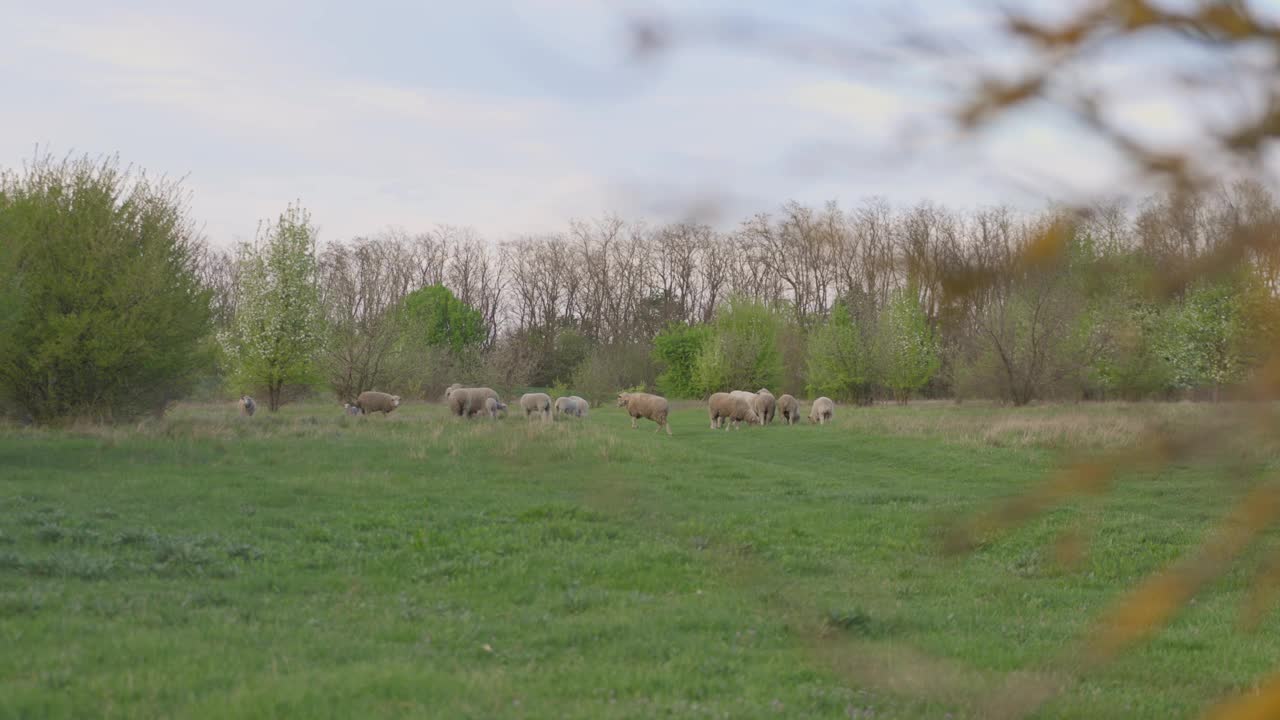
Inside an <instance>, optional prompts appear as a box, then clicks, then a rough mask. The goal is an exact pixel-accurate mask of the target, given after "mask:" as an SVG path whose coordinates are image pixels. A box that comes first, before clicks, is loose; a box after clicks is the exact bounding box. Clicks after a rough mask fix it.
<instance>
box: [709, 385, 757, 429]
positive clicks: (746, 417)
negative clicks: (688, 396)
mask: <svg viewBox="0 0 1280 720" xmlns="http://www.w3.org/2000/svg"><path fill="white" fill-rule="evenodd" d="M707 415H708V416H709V417H710V418H711V429H712V430H716V429H719V427H720V423H721V421H722V420H728V421H729V422H728V423H725V425H724V429H725V430H726V431H728V430H729V428H730V427H732V428H733V429H734V430H737V429H738V423H739V422H743V421H745V422H747V423H753V422H758V421H759V418H758V417H757V416H756V411H755V409H754V408H752V407H751V403H749V402H747V400H746V398H744V397H741V396H735V395H732V394H730V393H722V392H721V393H715V394H714V395H712V396H711V397H710V398H708V399H707Z"/></svg>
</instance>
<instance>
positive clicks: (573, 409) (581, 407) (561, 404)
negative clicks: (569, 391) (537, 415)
mask: <svg viewBox="0 0 1280 720" xmlns="http://www.w3.org/2000/svg"><path fill="white" fill-rule="evenodd" d="M588 407H589V404H588V403H587V401H586V400H584V399H582V398H580V397H578V396H577V395H568V396H565V397H558V398H556V402H555V413H556V415H572V416H574V417H580V418H581V417H586V416H587V410H588Z"/></svg>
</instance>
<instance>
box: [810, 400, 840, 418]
mask: <svg viewBox="0 0 1280 720" xmlns="http://www.w3.org/2000/svg"><path fill="white" fill-rule="evenodd" d="M835 414H836V404H835V403H833V402H831V398H829V397H820V398H818V399H817V400H814V401H813V407H811V408H809V422H816V423H818V424H819V425H826V424H827V423H829V422H831V418H832V417H834V416H835Z"/></svg>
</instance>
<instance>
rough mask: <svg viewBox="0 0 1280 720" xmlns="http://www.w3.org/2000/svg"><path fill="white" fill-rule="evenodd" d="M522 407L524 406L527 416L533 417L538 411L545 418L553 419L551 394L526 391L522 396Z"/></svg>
mask: <svg viewBox="0 0 1280 720" xmlns="http://www.w3.org/2000/svg"><path fill="white" fill-rule="evenodd" d="M520 407H522V408H524V416H525V418H532V417H533V414H534V413H537V414H538V416H539V417H541V418H542V419H543V420H550V419H551V396H550V395H548V394H546V393H525V394H524V395H521V396H520Z"/></svg>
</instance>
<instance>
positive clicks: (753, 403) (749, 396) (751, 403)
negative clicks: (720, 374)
mask: <svg viewBox="0 0 1280 720" xmlns="http://www.w3.org/2000/svg"><path fill="white" fill-rule="evenodd" d="M729 394H730V395H732V396H733V397H736V398H742V400H743V401H745V402H746V403H747V406H748V407H750V408H751V409H752V411H754V412H753V414H754V415H755V419H753V420H750V421H749V422H753V423H755V424H757V425H763V424H764V422H763V420H762V419H761V417H760V411H759V406H758V403H759V402H760V398H759V397H758V396H757V395H756V394H755V393H753V392H747V391H746V390H732V391H730V392H729Z"/></svg>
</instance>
